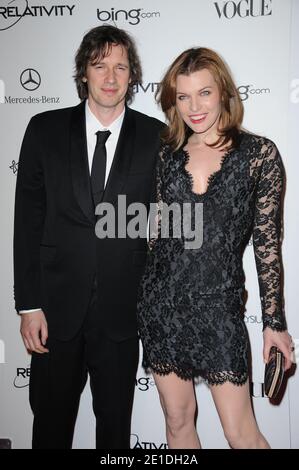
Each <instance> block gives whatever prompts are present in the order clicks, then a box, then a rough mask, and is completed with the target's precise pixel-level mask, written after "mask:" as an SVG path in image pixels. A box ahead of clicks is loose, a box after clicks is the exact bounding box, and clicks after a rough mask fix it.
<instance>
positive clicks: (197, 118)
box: [189, 114, 207, 124]
mask: <svg viewBox="0 0 299 470" xmlns="http://www.w3.org/2000/svg"><path fill="white" fill-rule="evenodd" d="M206 117H207V115H206V114H198V115H195V116H193V115H192V116H189V119H190V121H191V122H192V124H200V123H202V122H203V121H204V120H205V118H206Z"/></svg>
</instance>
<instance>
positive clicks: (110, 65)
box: [83, 45, 130, 110]
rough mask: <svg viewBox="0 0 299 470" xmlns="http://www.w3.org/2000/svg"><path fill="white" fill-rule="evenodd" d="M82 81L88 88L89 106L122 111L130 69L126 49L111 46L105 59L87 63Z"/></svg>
mask: <svg viewBox="0 0 299 470" xmlns="http://www.w3.org/2000/svg"><path fill="white" fill-rule="evenodd" d="M83 81H84V82H85V83H87V86H88V101H89V103H90V104H91V105H95V106H97V107H100V108H102V109H103V110H104V109H106V110H108V109H114V110H115V109H116V108H120V109H122V108H123V106H124V104H125V97H126V93H127V90H128V86H129V83H130V67H129V60H128V54H127V51H126V49H124V48H123V47H122V46H119V45H112V47H111V52H110V54H109V55H107V56H106V57H102V58H99V60H97V61H96V62H95V63H93V64H91V63H89V64H88V66H87V69H86V76H85V77H84V78H83Z"/></svg>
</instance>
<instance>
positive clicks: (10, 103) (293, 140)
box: [0, 0, 299, 449]
mask: <svg viewBox="0 0 299 470" xmlns="http://www.w3.org/2000/svg"><path fill="white" fill-rule="evenodd" d="M103 23H112V24H114V25H117V26H118V27H120V28H123V29H125V30H127V31H128V32H129V33H131V34H132V35H133V36H134V37H135V39H136V42H137V45H138V48H139V52H140V56H141V58H142V63H143V70H144V82H143V84H142V86H139V87H138V90H137V93H136V97H135V100H134V102H133V105H132V107H133V108H135V109H137V110H140V111H142V112H144V113H146V114H149V115H152V116H155V117H158V118H160V119H162V120H163V119H164V118H163V115H162V113H161V111H160V110H159V109H158V108H157V106H156V104H155V101H154V92H155V91H156V87H157V83H158V82H159V81H160V79H161V76H162V75H163V73H164V71H165V69H166V68H167V67H168V65H169V64H170V62H171V61H172V60H173V59H174V58H175V57H176V56H177V55H178V54H179V53H180V52H182V51H183V50H184V49H186V48H189V47H191V46H206V47H210V48H213V49H215V50H216V51H217V52H219V53H220V54H221V55H222V56H223V57H224V58H225V60H226V61H227V62H228V64H229V65H230V67H231V70H232V72H233V75H234V77H235V81H236V83H237V86H238V87H239V91H240V94H241V97H242V99H243V102H244V106H245V120H244V125H245V127H247V128H248V129H250V130H252V131H254V132H256V133H259V134H263V135H265V136H267V137H269V138H271V139H272V140H274V141H275V142H276V144H277V145H278V147H279V149H280V152H281V154H282V157H283V160H284V164H285V167H286V172H287V181H288V184H287V195H286V200H285V238H284V245H283V256H284V269H285V300H286V312H287V319H288V325H289V330H290V331H291V333H292V335H293V337H294V338H295V340H296V338H299V331H298V330H299V320H298V315H297V311H296V309H297V285H296V283H297V279H296V276H297V266H298V263H299V256H298V250H297V238H298V237H297V230H298V210H297V199H298V188H297V186H298V177H297V175H298V170H299V164H298V151H297V147H298V146H297V133H298V131H297V129H298V124H299V111H298V109H299V108H298V106H299V59H298V53H297V47H298V44H299V32H298V31H299V0H236V1H223V0H219V1H212V0H200V1H199V0H185V1H184V2H182V1H180V0H163V1H161V0H150V1H149V0H114V1H108V0H103V1H98V0H89V1H86V0H84V1H83V0H73V1H68V0H66V1H64V2H60V1H59V0H54V1H46V0H37V1H33V0H28V1H27V0H14V1H11V0H7V1H5V0H0V64H1V66H0V118H1V121H0V122H1V126H0V139H1V140H0V145H1V159H0V165H1V171H0V178H1V184H0V188H1V202H0V204H1V206H0V207H1V217H2V230H1V237H2V239H1V245H0V250H1V268H0V276H1V277H0V285H1V296H0V308H1V315H0V446H1V439H6V438H7V439H10V440H11V442H12V447H13V448H16V449H17V448H30V438H31V425H32V414H31V410H30V407H29V404H28V382H29V374H30V369H29V364H30V356H29V355H28V354H27V353H26V351H25V350H24V347H23V344H22V341H21V338H20V336H19V318H18V316H17V315H16V314H15V312H14V304H13V272H12V226H13V206H14V191H15V181H16V173H17V162H18V154H19V150H20V144H21V141H22V137H23V134H24V131H25V128H26V125H27V123H28V121H29V119H30V117H31V116H32V115H34V114H36V113H39V112H41V111H45V110H48V109H56V108H59V107H66V106H72V105H75V104H77V103H78V98H77V95H76V89H75V85H74V82H73V79H72V75H73V70H74V55H75V52H76V50H77V48H78V46H79V44H80V42H81V39H82V37H83V35H84V34H85V33H86V32H87V31H88V30H89V29H90V28H92V27H94V26H96V25H100V24H103ZM28 79H29V81H28ZM244 261H245V272H246V278H247V280H246V287H247V290H248V302H247V306H246V307H247V311H246V318H245V320H246V324H247V327H248V331H249V335H250V338H251V347H252V358H253V375H252V395H253V404H254V408H255V413H256V417H257V420H258V423H259V426H260V428H261V430H262V432H264V433H265V435H266V437H267V438H268V440H269V441H270V444H271V446H272V447H273V448H298V447H299V400H298V390H299V388H298V385H299V379H298V374H295V375H294V376H292V377H290V378H289V380H288V384H287V387H286V390H285V393H284V397H283V399H282V401H281V403H279V404H278V405H273V404H271V403H270V402H269V400H268V399H267V398H266V397H264V395H263V368H264V365H263V361H262V333H261V311H260V302H259V296H258V284H257V277H256V271H255V264H254V258H253V250H252V246H251V245H249V246H248V248H247V250H246V253H245V260H244ZM296 341H297V340H296ZM196 394H197V398H198V407H199V417H198V430H199V433H200V437H201V441H202V444H203V447H205V448H227V444H226V441H225V439H224V437H223V434H222V430H221V426H220V422H219V418H218V416H217V413H216V411H215V408H214V405H213V402H212V400H211V397H210V394H209V391H208V389H207V387H206V386H205V385H204V384H203V383H199V384H198V385H197V386H196ZM2 444H3V442H2ZM131 446H132V447H141V448H147V449H149V448H159V447H161V448H165V447H166V439H165V430H164V420H163V416H162V413H161V410H160V405H159V400H158V396H157V391H156V388H155V385H154V382H153V379H152V377H148V376H145V374H144V371H143V370H142V368H141V367H139V369H138V374H137V378H136V393H135V402H134V410H133V421H132V439H131ZM74 447H75V448H93V447H94V417H93V415H92V411H91V398H90V392H89V388H88V387H87V388H86V389H85V391H84V393H83V396H82V400H81V404H80V410H79V416H78V421H77V426H76V431H75V439H74Z"/></svg>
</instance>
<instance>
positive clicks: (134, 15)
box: [97, 8, 161, 26]
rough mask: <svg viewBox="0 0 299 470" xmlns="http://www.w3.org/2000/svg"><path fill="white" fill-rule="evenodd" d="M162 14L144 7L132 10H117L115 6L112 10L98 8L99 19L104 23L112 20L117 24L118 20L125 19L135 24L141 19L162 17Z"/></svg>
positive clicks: (122, 20)
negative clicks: (146, 9) (145, 9)
mask: <svg viewBox="0 0 299 470" xmlns="http://www.w3.org/2000/svg"><path fill="white" fill-rule="evenodd" d="M160 16H161V15H160V12H159V11H144V10H143V8H133V9H132V10H115V9H114V8H111V9H110V10H100V9H99V8H98V9H97V17H98V20H99V21H101V22H103V23H108V22H109V21H111V22H113V23H115V24H116V23H117V22H118V21H120V22H124V21H125V22H128V23H129V24H131V25H133V26H135V25H137V24H139V23H140V21H141V20H148V19H153V18H160Z"/></svg>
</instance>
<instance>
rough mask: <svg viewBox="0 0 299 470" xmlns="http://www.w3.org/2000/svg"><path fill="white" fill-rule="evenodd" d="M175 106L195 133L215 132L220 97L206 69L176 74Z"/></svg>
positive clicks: (212, 78) (219, 109)
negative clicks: (187, 73) (186, 73)
mask: <svg viewBox="0 0 299 470" xmlns="http://www.w3.org/2000/svg"><path fill="white" fill-rule="evenodd" d="M176 106H177V110H178V112H179V114H180V115H181V117H182V119H183V120H184V121H185V123H186V124H187V126H188V127H190V128H191V129H192V131H193V132H194V133H196V134H202V135H203V136H205V135H209V134H211V133H214V132H215V133H217V129H218V124H219V118H220V112H221V97H220V93H219V89H218V86H217V83H216V82H215V80H214V77H213V75H212V74H211V72H210V71H209V70H208V69H202V70H198V71H197V72H193V73H191V74H190V75H178V77H177V81H176Z"/></svg>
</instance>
